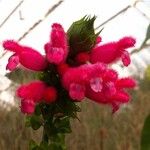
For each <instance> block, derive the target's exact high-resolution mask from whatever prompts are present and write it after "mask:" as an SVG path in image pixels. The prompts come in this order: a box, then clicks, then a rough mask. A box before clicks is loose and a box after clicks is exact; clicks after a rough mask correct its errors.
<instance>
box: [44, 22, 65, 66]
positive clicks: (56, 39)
mask: <svg viewBox="0 0 150 150" xmlns="http://www.w3.org/2000/svg"><path fill="white" fill-rule="evenodd" d="M44 49H45V53H46V57H47V60H48V61H49V62H50V63H54V64H60V63H63V62H65V60H66V58H67V56H68V46H67V37H66V33H65V31H64V29H63V27H62V26H61V25H60V24H57V23H54V24H53V25H52V31H51V35H50V42H48V43H47V44H45V46H44Z"/></svg>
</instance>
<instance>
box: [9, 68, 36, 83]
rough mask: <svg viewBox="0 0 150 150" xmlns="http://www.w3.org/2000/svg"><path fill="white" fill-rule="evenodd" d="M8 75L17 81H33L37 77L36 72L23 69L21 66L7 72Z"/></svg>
mask: <svg viewBox="0 0 150 150" xmlns="http://www.w3.org/2000/svg"><path fill="white" fill-rule="evenodd" d="M6 77H8V78H9V79H10V80H12V81H13V82H15V83H25V82H29V81H32V80H33V79H36V76H35V72H32V71H29V70H23V69H20V68H18V69H16V70H14V71H12V72H10V73H7V74H6Z"/></svg>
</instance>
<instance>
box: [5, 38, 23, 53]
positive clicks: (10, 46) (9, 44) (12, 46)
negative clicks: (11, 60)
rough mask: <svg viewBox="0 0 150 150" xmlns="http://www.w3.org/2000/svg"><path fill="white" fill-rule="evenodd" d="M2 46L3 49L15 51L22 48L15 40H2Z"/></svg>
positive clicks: (17, 51)
mask: <svg viewBox="0 0 150 150" xmlns="http://www.w3.org/2000/svg"><path fill="white" fill-rule="evenodd" d="M3 47H4V49H6V50H9V51H12V52H15V53H19V52H21V51H22V50H23V49H22V47H21V46H20V45H19V44H18V43H17V42H15V41H13V40H6V41H4V42H3Z"/></svg>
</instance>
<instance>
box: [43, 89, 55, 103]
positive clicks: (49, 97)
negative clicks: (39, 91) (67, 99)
mask: <svg viewBox="0 0 150 150" xmlns="http://www.w3.org/2000/svg"><path fill="white" fill-rule="evenodd" d="M43 99H44V101H45V102H46V103H52V102H54V101H55V100H56V99H57V91H56V89H55V88H54V87H48V88H46V89H45V91H44V96H43Z"/></svg>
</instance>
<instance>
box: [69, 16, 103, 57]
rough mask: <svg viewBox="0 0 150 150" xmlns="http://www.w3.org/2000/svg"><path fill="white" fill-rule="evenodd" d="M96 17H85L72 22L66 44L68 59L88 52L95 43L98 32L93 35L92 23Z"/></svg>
mask: <svg viewBox="0 0 150 150" xmlns="http://www.w3.org/2000/svg"><path fill="white" fill-rule="evenodd" d="M95 20H96V17H95V16H94V17H92V18H91V17H89V16H85V17H83V18H82V19H80V20H78V21H76V22H74V23H73V24H72V25H71V27H70V28H69V30H68V32H67V34H68V42H69V46H70V54H69V55H70V57H71V58H72V57H74V56H76V55H77V54H78V53H80V52H88V51H90V50H91V49H92V48H93V47H94V45H95V43H96V38H97V36H98V35H99V33H100V32H98V33H95V30H94V21H95Z"/></svg>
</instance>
